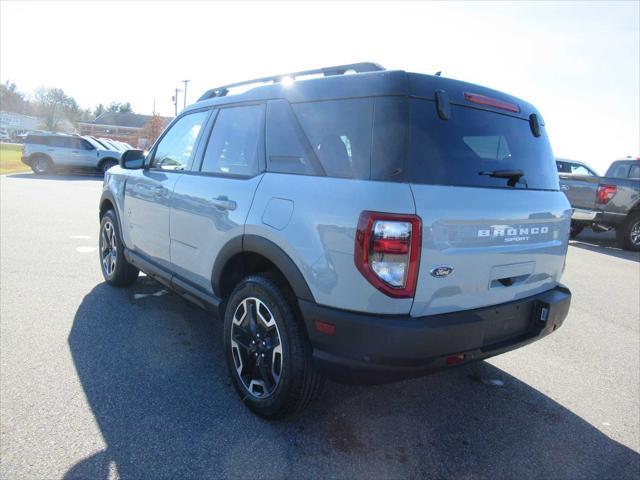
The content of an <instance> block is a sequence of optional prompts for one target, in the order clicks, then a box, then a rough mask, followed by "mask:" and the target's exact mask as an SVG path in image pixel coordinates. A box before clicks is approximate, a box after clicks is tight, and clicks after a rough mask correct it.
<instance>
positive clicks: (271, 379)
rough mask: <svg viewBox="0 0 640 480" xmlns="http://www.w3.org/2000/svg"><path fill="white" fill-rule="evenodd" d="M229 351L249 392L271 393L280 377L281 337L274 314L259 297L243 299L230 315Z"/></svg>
mask: <svg viewBox="0 0 640 480" xmlns="http://www.w3.org/2000/svg"><path fill="white" fill-rule="evenodd" d="M231 354H232V356H233V364H234V367H235V370H236V373H237V374H238V378H239V379H240V381H241V382H242V385H243V386H244V388H245V389H246V390H247V391H248V392H249V394H250V395H252V396H253V397H256V398H261V399H262V398H266V397H269V396H270V395H271V394H273V392H274V391H275V390H276V388H277V387H278V384H279V383H280V378H281V376H282V368H283V353H282V340H281V338H280V331H279V330H278V325H277V324H276V319H275V317H274V316H273V314H272V313H271V311H270V310H269V308H268V307H267V305H265V303H264V302H262V301H260V300H259V299H258V298H255V297H249V298H245V299H244V300H243V301H242V302H240V304H239V305H238V307H237V308H236V311H235V312H234V314H233V321H232V325H231Z"/></svg>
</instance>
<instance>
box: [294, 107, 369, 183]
mask: <svg viewBox="0 0 640 480" xmlns="http://www.w3.org/2000/svg"><path fill="white" fill-rule="evenodd" d="M293 110H294V111H295V113H296V115H297V116H298V119H299V120H300V124H301V125H302V128H303V129H304V131H305V133H306V135H307V138H308V139H309V141H310V142H311V146H312V148H313V150H314V152H315V154H316V155H317V156H318V159H319V160H320V163H321V164H322V166H323V168H324V170H325V172H326V174H327V175H328V176H330V177H341V178H360V179H363V178H365V179H368V178H370V175H371V131H372V124H373V99H372V98H358V99H349V100H331V101H325V102H310V103H296V104H294V105H293Z"/></svg>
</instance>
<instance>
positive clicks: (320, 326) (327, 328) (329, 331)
mask: <svg viewBox="0 0 640 480" xmlns="http://www.w3.org/2000/svg"><path fill="white" fill-rule="evenodd" d="M313 325H314V327H316V330H317V331H319V332H320V333H324V334H325V335H333V334H334V333H336V326H335V325H333V324H332V323H327V322H322V321H320V320H316V321H315V322H313Z"/></svg>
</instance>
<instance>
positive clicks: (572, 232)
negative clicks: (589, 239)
mask: <svg viewBox="0 0 640 480" xmlns="http://www.w3.org/2000/svg"><path fill="white" fill-rule="evenodd" d="M583 229H584V224H582V223H578V222H575V221H573V220H571V227H570V228H569V238H576V237H577V236H578V235H580V232H582V230H583Z"/></svg>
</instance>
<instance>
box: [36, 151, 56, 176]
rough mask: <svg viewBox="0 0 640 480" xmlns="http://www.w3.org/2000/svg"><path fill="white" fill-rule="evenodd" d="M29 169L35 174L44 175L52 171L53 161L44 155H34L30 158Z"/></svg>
mask: <svg viewBox="0 0 640 480" xmlns="http://www.w3.org/2000/svg"><path fill="white" fill-rule="evenodd" d="M31 170H33V173H35V174H36V175H46V174H48V173H51V172H52V171H53V162H52V161H51V159H50V158H48V157H45V156H44V155H36V156H35V157H33V158H32V159H31Z"/></svg>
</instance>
